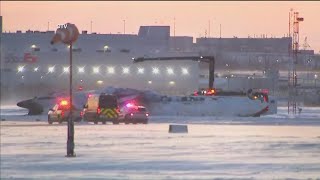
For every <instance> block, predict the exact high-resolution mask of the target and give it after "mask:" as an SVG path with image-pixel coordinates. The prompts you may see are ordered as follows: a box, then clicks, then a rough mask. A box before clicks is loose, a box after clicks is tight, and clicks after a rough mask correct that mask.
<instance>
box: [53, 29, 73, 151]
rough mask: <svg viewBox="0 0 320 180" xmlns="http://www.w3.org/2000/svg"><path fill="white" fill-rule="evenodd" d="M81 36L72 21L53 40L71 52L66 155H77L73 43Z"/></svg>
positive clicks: (57, 32)
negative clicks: (75, 145) (75, 151)
mask: <svg viewBox="0 0 320 180" xmlns="http://www.w3.org/2000/svg"><path fill="white" fill-rule="evenodd" d="M78 36H79V30H78V28H77V27H76V26H75V25H74V24H71V23H67V24H65V25H63V26H59V28H58V29H57V31H56V34H55V35H54V37H53V38H52V40H51V44H55V43H58V42H62V43H64V44H66V45H70V48H69V52H70V53H69V54H70V56H69V57H70V58H69V60H70V73H69V81H70V83H69V85H70V89H69V90H70V91H69V95H70V115H69V119H68V135H67V137H68V139H67V155H66V157H75V156H76V154H75V153H74V122H73V119H72V116H73V101H72V44H73V42H75V41H76V40H77V38H78Z"/></svg>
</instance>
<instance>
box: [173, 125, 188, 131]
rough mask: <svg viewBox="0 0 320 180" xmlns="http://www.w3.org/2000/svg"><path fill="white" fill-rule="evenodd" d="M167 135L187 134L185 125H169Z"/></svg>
mask: <svg viewBox="0 0 320 180" xmlns="http://www.w3.org/2000/svg"><path fill="white" fill-rule="evenodd" d="M169 133H188V126H187V125H173V124H170V125H169Z"/></svg>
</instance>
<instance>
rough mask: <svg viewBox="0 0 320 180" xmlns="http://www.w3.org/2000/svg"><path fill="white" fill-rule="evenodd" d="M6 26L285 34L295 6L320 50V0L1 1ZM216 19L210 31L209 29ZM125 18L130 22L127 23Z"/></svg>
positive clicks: (227, 34)
mask: <svg viewBox="0 0 320 180" xmlns="http://www.w3.org/2000/svg"><path fill="white" fill-rule="evenodd" d="M0 5H1V15H2V16H3V31H7V32H8V31H10V32H15V31H16V30H22V31H26V30H29V29H31V30H40V31H46V30H48V22H49V30H56V28H57V25H58V24H64V23H66V22H71V23H74V24H76V25H77V27H78V28H79V31H82V30H87V31H88V32H90V31H91V22H92V31H93V32H97V33H102V34H109V33H112V34H118V33H119V34H120V33H121V34H122V33H124V29H125V33H126V34H136V33H137V32H138V29H139V26H140V25H170V26H171V35H172V36H173V31H174V30H173V24H174V19H175V26H176V28H175V35H177V36H193V37H194V38H198V37H204V36H210V37H219V34H220V32H219V31H220V28H219V25H220V24H221V25H222V37H233V36H237V37H248V36H251V37H254V36H256V37H260V36H261V35H262V34H266V35H267V36H268V37H271V36H272V37H283V36H284V35H286V34H287V33H288V13H289V10H290V8H293V9H294V10H296V11H299V12H300V15H301V17H303V18H304V22H302V23H301V26H300V41H301V44H302V43H303V40H304V38H305V37H306V36H307V37H308V42H309V44H310V46H311V48H312V49H315V51H316V52H319V51H320V36H319V32H320V25H319V24H318V23H317V22H318V18H319V17H320V11H319V9H320V2H317V1H314V2H311V1H309V2H303V1H300V2H289V1H280V2H277V1H271V2H267V1H262V2H250V1H249V2H246V1H239V2H238V1H234V2H231V1H226V2H223V1H221V2H214V1H212V2H210V1H201V2H195V1H185V2H183V1H174V2H169V1H163V2H161V1H149V2H148V1H140V2H137V1H122V2H121V1H120V2H116V1H109V2H108V1H106V2H103V1H101V2H100V1H97V2H95V1H94V2H89V1H87V2H86V1H79V2H75V1H73V2H67V1H61V2H56V1H47V2H46V1H33V2H32V1H25V2H19V1H13V2H7V1H4V2H1V4H0ZM209 21H210V31H209ZM124 24H125V28H124Z"/></svg>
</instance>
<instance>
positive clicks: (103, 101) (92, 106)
mask: <svg viewBox="0 0 320 180" xmlns="http://www.w3.org/2000/svg"><path fill="white" fill-rule="evenodd" d="M83 112H84V115H83V119H84V120H85V121H88V122H94V124H98V122H102V123H103V124H106V122H107V121H109V122H112V123H113V124H119V107H118V99H117V96H115V95H112V94H104V93H102V94H89V95H88V100H87V104H86V105H85V106H84V111H83Z"/></svg>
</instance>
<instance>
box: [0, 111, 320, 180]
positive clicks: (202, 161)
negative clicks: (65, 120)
mask: <svg viewBox="0 0 320 180" xmlns="http://www.w3.org/2000/svg"><path fill="white" fill-rule="evenodd" d="M319 112H320V109H319V108H304V110H303V111H302V113H301V114H300V115H296V116H288V115H287V114H286V108H279V110H278V114H277V115H270V116H264V117H260V118H234V117H233V118H232V117H205V116H204V117H183V116H171V117H170V116H154V117H151V118H150V124H147V125H141V124H138V125H124V124H120V125H111V124H107V125H101V124H99V125H94V124H90V123H85V122H82V123H79V124H76V125H75V152H76V154H77V157H75V158H66V157H64V156H65V155H66V141H67V140H66V138H67V134H66V133H67V126H66V124H61V125H58V124H54V125H48V124H47V122H46V115H42V116H26V115H25V114H26V111H25V110H22V109H18V108H16V107H2V109H1V119H2V121H1V179H6V178H36V179H66V178H74V179H79V178H84V179H88V178H93V179H97V178H101V179H215V178H217V179H219V178H223V179H230V178H231V179H308V178H312V179H317V178H318V179H320V113H319ZM172 123H176V124H187V125H188V129H189V133H187V134H181V133H179V134H171V133H168V128H169V124H172Z"/></svg>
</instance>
